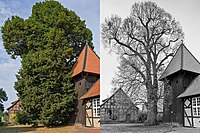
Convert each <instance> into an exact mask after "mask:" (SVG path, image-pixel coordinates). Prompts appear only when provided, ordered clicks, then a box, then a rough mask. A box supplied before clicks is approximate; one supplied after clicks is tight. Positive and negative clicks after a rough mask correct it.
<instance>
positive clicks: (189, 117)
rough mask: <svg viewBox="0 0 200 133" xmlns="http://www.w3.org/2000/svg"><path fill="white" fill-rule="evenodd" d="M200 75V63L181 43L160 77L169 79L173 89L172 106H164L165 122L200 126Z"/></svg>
mask: <svg viewBox="0 0 200 133" xmlns="http://www.w3.org/2000/svg"><path fill="white" fill-rule="evenodd" d="M198 75H200V63H199V62H198V60H197V59H196V58H195V57H194V56H193V55H192V54H191V53H190V51H189V50H188V49H187V48H186V47H185V45H184V44H181V45H180V47H179V48H178V50H177V52H176V54H175V55H174V57H173V58H172V60H171V62H170V63H169V65H168V66H167V68H166V69H165V71H164V72H163V74H162V75H161V77H160V79H161V80H162V81H164V82H166V81H167V82H168V84H169V85H170V86H171V89H172V96H171V97H172V104H171V105H170V107H166V106H163V120H164V122H176V123H179V124H181V125H183V126H190V127H198V126H200V97H198V95H199V94H200V91H199V90H200V81H199V79H200V77H199V76H198ZM165 91H166V90H164V93H165ZM165 99H166V98H164V102H165ZM198 110H199V113H198Z"/></svg>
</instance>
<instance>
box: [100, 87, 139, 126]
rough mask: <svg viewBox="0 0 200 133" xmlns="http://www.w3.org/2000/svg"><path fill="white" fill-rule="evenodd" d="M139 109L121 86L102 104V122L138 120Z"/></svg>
mask: <svg viewBox="0 0 200 133" xmlns="http://www.w3.org/2000/svg"><path fill="white" fill-rule="evenodd" d="M138 111H139V109H138V108H137V107H136V106H135V105H134V104H133V102H132V101H131V99H130V98H129V97H128V96H127V95H126V93H125V92H124V91H123V90H122V89H121V88H120V89H118V90H117V91H116V92H115V93H114V94H113V95H112V96H111V97H109V98H107V99H106V100H104V101H103V104H102V105H101V112H100V113H101V123H112V122H114V123H115V122H134V121H137V114H138Z"/></svg>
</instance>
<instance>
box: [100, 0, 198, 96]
mask: <svg viewBox="0 0 200 133" xmlns="http://www.w3.org/2000/svg"><path fill="white" fill-rule="evenodd" d="M138 1H143V0H123V1H122V0H101V2H100V23H102V22H104V20H105V18H106V17H108V16H111V14H117V15H118V16H120V17H122V18H125V17H127V16H129V14H130V8H131V6H132V5H133V3H135V2H138ZM152 1H154V2H156V4H157V5H158V6H159V7H161V8H163V9H164V10H165V11H166V12H169V13H170V14H171V15H172V16H173V17H174V18H175V19H176V20H177V21H179V22H180V25H181V26H182V29H183V32H184V33H185V39H184V44H185V45H186V47H187V48H188V49H189V50H190V52H191V53H192V54H193V55H194V56H195V57H196V58H197V60H199V61H200V41H199V39H200V1H199V0H152ZM100 51H101V99H105V98H107V97H108V96H110V95H111V88H113V87H112V85H111V80H112V78H113V77H114V75H115V72H116V71H117V69H116V67H117V66H118V64H119V63H118V60H117V56H116V55H115V54H114V53H109V51H108V50H106V49H104V47H103V46H102V45H100Z"/></svg>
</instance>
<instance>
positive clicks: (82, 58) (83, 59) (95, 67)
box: [72, 44, 100, 77]
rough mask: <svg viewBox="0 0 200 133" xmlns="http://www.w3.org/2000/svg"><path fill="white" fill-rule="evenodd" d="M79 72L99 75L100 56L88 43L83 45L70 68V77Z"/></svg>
mask: <svg viewBox="0 0 200 133" xmlns="http://www.w3.org/2000/svg"><path fill="white" fill-rule="evenodd" d="M81 72H88V73H94V74H99V75H100V58H99V56H98V55H97V54H96V53H95V52H94V51H93V50H92V48H91V47H90V46H89V45H88V44H86V45H85V47H84V48H83V50H82V51H81V53H80V55H79V57H78V59H77V60H76V63H75V64H74V66H73V68H72V77H74V76H76V75H78V74H80V73H81Z"/></svg>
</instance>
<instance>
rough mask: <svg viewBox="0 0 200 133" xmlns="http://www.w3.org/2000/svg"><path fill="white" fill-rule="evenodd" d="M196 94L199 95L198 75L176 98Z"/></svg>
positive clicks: (199, 78) (199, 80)
mask: <svg viewBox="0 0 200 133" xmlns="http://www.w3.org/2000/svg"><path fill="white" fill-rule="evenodd" d="M197 94H200V75H199V76H198V77H196V78H195V79H194V80H193V81H192V83H191V84H190V85H189V86H188V88H187V89H186V90H185V91H184V92H183V93H182V94H181V95H179V96H178V98H180V97H187V96H193V95H197Z"/></svg>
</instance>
